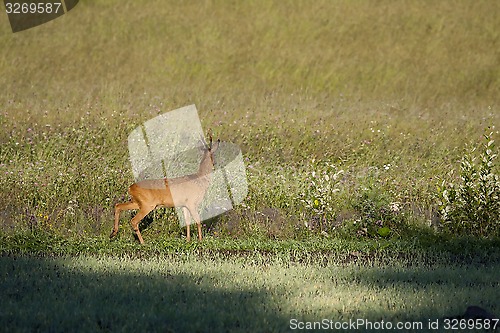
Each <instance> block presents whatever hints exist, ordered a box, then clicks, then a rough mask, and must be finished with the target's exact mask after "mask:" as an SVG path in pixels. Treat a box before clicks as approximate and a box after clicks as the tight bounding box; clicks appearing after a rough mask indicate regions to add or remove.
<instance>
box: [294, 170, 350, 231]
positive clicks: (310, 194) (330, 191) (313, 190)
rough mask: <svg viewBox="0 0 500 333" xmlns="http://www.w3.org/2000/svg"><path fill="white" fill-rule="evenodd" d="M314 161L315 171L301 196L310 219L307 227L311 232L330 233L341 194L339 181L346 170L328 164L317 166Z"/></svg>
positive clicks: (311, 173) (307, 179) (307, 180)
mask: <svg viewBox="0 0 500 333" xmlns="http://www.w3.org/2000/svg"><path fill="white" fill-rule="evenodd" d="M315 162H316V161H315V160H313V161H312V164H313V165H312V166H311V167H312V168H313V171H311V172H309V173H308V176H307V178H306V182H307V183H306V184H305V189H304V191H303V192H302V193H300V195H299V200H300V202H301V203H302V204H303V208H304V211H305V212H306V214H307V215H308V216H309V217H310V219H311V220H310V221H309V222H307V221H306V222H305V223H306V227H307V228H309V229H310V230H314V229H318V230H319V231H321V232H330V231H331V230H332V229H334V227H335V226H334V225H332V224H331V221H334V220H335V209H334V206H335V203H336V202H337V196H338V194H337V193H338V192H340V186H339V181H340V179H341V176H342V175H343V174H344V170H338V168H337V167H336V166H335V165H333V164H331V163H328V162H324V163H318V164H317V165H315Z"/></svg>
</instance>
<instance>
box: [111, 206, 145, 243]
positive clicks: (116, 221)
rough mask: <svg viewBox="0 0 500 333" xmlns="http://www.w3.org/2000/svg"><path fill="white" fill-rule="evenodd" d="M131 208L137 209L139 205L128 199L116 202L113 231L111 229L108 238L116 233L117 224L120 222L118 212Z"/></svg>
mask: <svg viewBox="0 0 500 333" xmlns="http://www.w3.org/2000/svg"><path fill="white" fill-rule="evenodd" d="M131 209H139V205H138V204H137V203H136V202H135V201H129V202H124V203H117V204H116V205H115V224H114V226H113V231H111V235H109V238H113V237H115V236H116V234H117V233H118V225H119V223H120V212H121V211H122V210H131Z"/></svg>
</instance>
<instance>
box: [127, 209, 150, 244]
mask: <svg viewBox="0 0 500 333" xmlns="http://www.w3.org/2000/svg"><path fill="white" fill-rule="evenodd" d="M154 208H155V207H154V206H145V207H144V206H143V207H141V209H140V210H139V211H138V212H137V214H136V215H135V216H134V218H133V219H132V221H130V224H132V229H134V231H135V234H136V235H137V238H139V242H140V243H141V244H144V239H142V235H141V231H140V230H139V222H141V220H142V219H143V218H144V217H145V216H146V215H148V213H149V212H150V211H152V210H153V209H154Z"/></svg>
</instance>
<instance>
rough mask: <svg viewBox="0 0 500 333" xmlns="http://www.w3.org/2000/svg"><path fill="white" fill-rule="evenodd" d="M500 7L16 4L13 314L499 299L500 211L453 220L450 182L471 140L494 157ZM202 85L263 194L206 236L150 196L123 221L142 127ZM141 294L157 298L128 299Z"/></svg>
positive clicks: (369, 310)
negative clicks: (25, 19)
mask: <svg viewBox="0 0 500 333" xmlns="http://www.w3.org/2000/svg"><path fill="white" fill-rule="evenodd" d="M499 11H500V2H498V1H495V0H481V1H473V2H472V1H465V0H461V1H457V2H453V3H451V2H450V3H448V2H433V3H430V2H426V3H420V2H410V1H401V2H397V3H395V2H393V1H378V2H370V1H335V2H332V1H327V0H324V1H323V0H319V1H314V2H306V1H290V2H279V1H264V0H256V1H247V2H241V3H240V2H231V1H225V0H221V1H183V2H179V1H159V0H153V1H147V2H146V1H117V0H113V1H111V0H110V1H108V0H106V1H103V0H101V1H97V0H96V1H80V3H79V4H78V5H77V6H76V7H75V8H74V9H73V10H72V11H70V12H69V13H68V14H66V15H64V16H63V17H60V18H58V19H56V20H54V21H51V22H49V23H46V24H44V25H41V26H39V27H36V28H33V29H29V30H26V31H23V32H19V33H15V34H13V33H12V32H11V30H10V27H9V23H8V20H7V18H6V16H5V15H0V17H1V18H0V45H2V47H1V48H0V73H1V75H0V88H1V91H2V94H0V125H1V126H2V129H3V131H1V132H0V185H1V186H0V240H1V242H0V252H1V256H0V261H1V265H0V270H1V272H2V276H1V278H2V280H1V286H2V290H9V291H8V292H7V291H6V292H5V294H2V298H4V297H7V299H8V300H9V303H8V306H7V307H6V308H5V310H2V311H3V312H0V316H1V317H0V318H1V324H5V325H6V327H10V328H11V329H13V330H16V329H19V330H21V331H23V330H25V331H32V330H41V331H61V330H67V329H70V328H71V327H75V326H73V325H74V323H77V322H80V321H81V322H85V323H86V324H85V326H84V327H85V329H86V330H102V331H110V330H124V331H135V330H137V328H138V327H139V326H138V325H146V327H149V328H151V329H155V327H156V328H157V330H159V331H167V330H171V331H176V332H177V331H185V330H190V331H193V330H194V331H196V330H198V331H221V330H222V331H224V330H230V331H238V330H240V331H256V330H257V331H259V330H260V331H262V330H266V328H267V327H269V330H270V331H283V330H287V329H288V328H287V327H288V320H289V319H290V318H291V316H297V318H302V319H304V320H319V319H321V317H322V316H325V317H326V318H331V317H332V316H333V317H334V318H332V319H339V320H340V319H341V318H342V319H348V318H355V317H356V318H357V317H363V316H364V317H366V318H369V319H373V320H376V319H377V318H378V319H385V320H391V321H397V320H407V319H408V320H423V319H425V318H429V319H431V318H443V317H446V316H455V315H459V314H461V313H463V311H464V310H465V308H466V307H467V306H468V305H480V306H483V307H485V308H487V309H488V310H489V311H491V312H492V313H495V314H496V315H497V316H498V315H499V314H500V303H499V302H498V301H497V299H499V298H500V294H499V293H498V291H497V290H498V281H499V280H498V274H497V273H495V271H496V270H498V263H499V262H500V259H499V258H500V244H499V237H500V226H499V223H500V221H499V219H498V218H497V219H496V220H495V218H494V217H493V218H490V220H489V222H488V223H489V224H488V229H483V225H480V224H479V222H478V221H465V222H463V221H459V222H460V223H463V224H467V223H468V225H469V226H470V228H469V229H467V230H469V231H468V233H465V234H464V233H462V234H454V233H453V232H448V231H446V230H445V229H446V228H445V227H446V225H444V224H443V223H442V221H441V217H442V216H441V215H440V211H439V209H440V203H439V201H440V199H439V198H440V195H442V193H443V188H442V184H443V181H444V183H445V184H447V183H450V182H453V183H455V184H457V183H458V182H460V181H461V179H460V177H459V172H460V161H461V160H462V159H463V158H464V156H469V155H467V154H470V156H475V157H476V161H477V162H478V163H480V161H481V159H480V158H479V155H478V154H479V151H480V150H481V149H483V148H484V149H486V148H485V147H484V145H486V144H487V141H488V140H486V141H485V139H484V135H485V134H486V135H488V134H489V133H491V136H490V139H491V140H496V142H498V141H499V140H498V139H499V135H498V133H499V132H498V128H499V126H500V110H499V101H500V51H499V50H500V21H499V20H498V14H497V13H498V12H499ZM190 104H196V106H197V108H198V110H199V115H200V119H201V122H202V125H203V127H204V129H208V128H209V127H211V128H213V130H214V132H215V134H216V136H218V137H220V138H221V139H222V140H223V141H228V142H232V143H234V144H236V145H238V146H239V147H240V148H241V149H242V152H243V155H244V159H245V164H246V167H247V177H248V183H249V194H248V197H247V198H246V199H245V200H244V202H243V204H242V205H240V206H239V207H237V208H236V209H234V210H233V211H231V212H229V213H228V214H226V215H224V216H221V217H219V218H217V219H214V220H210V221H205V225H204V236H205V238H206V239H205V240H204V241H203V242H201V243H196V242H192V243H190V244H186V243H185V230H183V229H181V228H180V226H179V224H178V222H177V219H176V216H175V215H174V214H173V213H172V212H170V211H168V210H158V211H156V212H155V213H152V214H150V216H148V218H146V220H145V222H144V223H143V224H142V226H141V228H142V229H143V231H142V233H143V237H144V239H145V241H146V245H145V246H143V247H140V246H138V245H137V243H136V239H135V238H134V237H133V235H132V230H131V228H130V224H129V223H128V221H129V220H130V218H131V216H132V215H131V214H130V213H127V214H123V217H122V219H121V222H122V226H121V229H120V232H119V235H118V239H117V240H114V241H113V242H109V240H108V235H109V232H110V231H111V227H112V220H113V206H114V204H115V203H117V202H120V201H124V200H125V199H126V197H127V188H128V186H129V185H130V184H131V183H132V182H133V176H132V172H131V167H130V163H129V160H128V151H127V136H128V134H129V133H130V131H131V130H133V129H134V128H136V127H137V126H138V125H139V124H141V123H143V122H144V121H146V120H148V119H151V118H153V117H155V116H156V115H158V114H161V113H164V112H168V111H170V110H173V109H176V108H179V107H182V106H185V105H190ZM472 147H479V148H478V150H476V151H475V152H474V153H470V150H471V149H472ZM489 147H494V146H489ZM488 149H489V148H488ZM495 149H496V148H495ZM494 152H498V149H496V150H495V151H494ZM494 152H493V153H494ZM493 153H492V154H493ZM462 161H463V160H462ZM497 161H498V160H494V163H492V165H491V170H492V171H491V173H490V174H492V175H493V174H496V175H498V168H499V165H498V162H497ZM499 189H500V187H497V189H496V191H498V190H499ZM494 191H495V190H493V192H494ZM492 197H494V196H492ZM496 198H497V199H496V202H493V203H491V202H490V204H491V207H497V208H491V211H492V212H493V213H494V212H495V209H499V208H498V207H500V206H499V205H498V197H496ZM495 205H496V206H495ZM497 211H498V210H497ZM490 216H494V215H490ZM497 216H498V215H497ZM476 222H477V225H476ZM479 229H480V233H481V237H473V235H471V234H474V232H475V231H477V230H479ZM454 230H455V229H454ZM485 230H487V231H485ZM478 233H479V231H478ZM200 253H201V254H200ZM212 257H214V258H213V259H212ZM247 257H248V258H254V259H248V258H247ZM246 258H247V259H246ZM324 258H327V259H324ZM252 260H256V263H254V264H251V265H250V264H248V265H247V264H246V263H248V261H250V262H251V261H252ZM325 260H326V261H325ZM245 262H246V263H245ZM30 267H33V270H30ZM166 272H171V273H168V274H167V273H166ZM255 272H259V274H255ZM165 274H167V275H168V276H167V278H165ZM285 274H286V276H285ZM256 275H257V276H256ZM333 276H339V277H338V278H335V279H333V278H332V277H333ZM38 277H40V278H38ZM225 277H227V279H224V278H225ZM94 279H96V281H94ZM97 279H98V280H97ZM115 280H116V281H117V284H116V287H115V288H116V291H115V290H113V287H112V284H113V283H112V281H115ZM134 280H135V282H134ZM184 280H186V281H187V283H186V286H185V287H184V284H183V282H184ZM71 281H80V282H75V283H76V284H75V285H73V284H72V282H71ZM137 281H141V282H137ZM147 281H149V282H151V287H148V283H149V282H147ZM70 282H71V283H70ZM78 283H79V285H80V286H82V287H83V289H82V290H80V289H78V288H79V287H78V285H77V284H78ZM136 283H138V285H137V284H136ZM16 286H17V287H16ZM49 286H50V287H49ZM133 286H138V289H137V290H134V289H133ZM14 287H15V288H14ZM43 287H48V288H49V289H48V290H45V291H43V293H41V294H38V289H37V288H39V289H43ZM59 287H60V289H61V292H62V293H63V294H64V292H66V294H67V293H69V294H70V295H71V297H69V298H63V297H61V296H60V295H59V294H58V293H57V292H55V293H54V292H50V290H57V289H58V288H59ZM316 287H317V289H314V288H316ZM13 288H14V289H13ZM16 288H17V289H16ZM50 288H54V289H50ZM183 288H186V289H183ZM92 290H97V292H95V293H94V292H93V291H92ZM165 290H169V291H168V292H167V293H166V294H165V298H163V299H159V298H158V297H157V295H159V294H161V293H162V292H160V291H165ZM326 290H329V292H326ZM330 290H335V292H334V293H333V294H332V293H330ZM115 292H116V295H117V296H116V297H117V298H116V299H113V296H114V295H115ZM2 293H4V292H2ZM45 293H46V294H45ZM183 293H185V295H186V296H182V295H183ZM315 293H316V294H315ZM201 294H203V296H201ZM25 295H30V296H25ZM315 295H316V296H317V297H316V296H315ZM168 297H170V298H171V299H172V301H168ZM200 297H201V298H200ZM245 297H247V298H249V299H245ZM301 297H303V300H304V301H303V302H302V301H300V300H301ZM211 298H213V299H215V300H216V301H217V302H219V303H218V306H216V307H215V308H210V307H209V306H208V304H207V303H206V302H207V300H208V299H211ZM242 298H243V300H242ZM81 301H82V302H83V303H85V304H80V302H81ZM130 302H137V303H138V306H139V307H140V308H144V310H143V311H142V312H141V310H137V311H138V312H137V313H136V314H137V315H138V316H142V315H143V314H144V317H141V318H143V319H137V320H133V321H127V319H128V318H130V315H129V313H130V311H134V309H132V308H130V309H128V308H127V309H126V310H125V306H126V305H128V304H129V303H130ZM356 302H357V303H356ZM165 303H168V304H172V305H174V306H172V307H167V306H163V305H161V304H165ZM99 304H109V305H110V306H114V307H116V308H115V310H109V311H106V310H103V309H101V308H100V307H98V305H99ZM234 304H239V305H240V306H238V307H235V306H234ZM156 305H158V306H160V310H156V309H157V307H155V306H156ZM191 306H192V307H194V308H197V309H193V312H190V311H191V309H192V308H191ZM280 306H282V308H280ZM77 307H81V312H80V313H81V315H77V316H79V317H77V318H79V319H75V320H74V321H72V320H73V319H72V317H70V316H69V315H68V313H67V309H69V308H71V309H72V308H77ZM226 307H231V310H232V311H230V312H228V313H227V314H224V313H223V312H222V311H219V310H220V309H221V308H226ZM262 307H264V308H265V307H268V311H267V310H266V311H264V310H263V308H262ZM19 308H23V311H20V310H18V309H19ZM58 309H61V310H63V311H62V312H60V313H58V312H57V310H58ZM244 309H249V310H250V311H249V312H245V311H244ZM101 310H102V311H101ZM48 311H50V312H51V313H54V317H51V316H48V317H46V318H49V319H52V318H53V319H54V320H55V321H54V322H53V321H52V320H44V319H41V318H42V317H44V316H45V315H46V314H47V312H48ZM56 313H57V314H56ZM72 313H73V312H72ZM202 314H204V315H202ZM26 315H30V318H31V319H30V320H24V319H25V318H26ZM101 315H102V316H101ZM197 317H201V318H200V321H199V322H196V321H195V320H194V319H195V318H197ZM236 317H241V318H253V317H255V318H257V319H258V320H256V321H255V322H251V323H249V324H248V325H244V324H242V322H241V321H240V325H241V326H239V327H238V326H236V325H237V324H236V323H237V320H236V319H235V318H236ZM138 318H139V317H138ZM165 318H170V319H169V320H170V321H169V320H166V319H165ZM214 318H220V320H221V321H220V322H214V321H213V320H214ZM187 319H189V321H188V322H186V321H185V320H187ZM241 320H243V319H241ZM425 320H427V319H425ZM49 321H50V323H49ZM245 322H248V320H245ZM266 322H268V323H271V324H270V326H267V325H266V324H265V323H266ZM51 323H53V324H51ZM50 325H55V326H50ZM96 325H97V326H96ZM197 325H199V326H197ZM82 327H83V326H82Z"/></svg>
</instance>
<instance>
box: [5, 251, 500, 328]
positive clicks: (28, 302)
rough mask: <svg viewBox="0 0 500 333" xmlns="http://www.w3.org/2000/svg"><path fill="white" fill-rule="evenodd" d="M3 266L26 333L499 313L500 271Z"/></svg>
mask: <svg viewBox="0 0 500 333" xmlns="http://www.w3.org/2000/svg"><path fill="white" fill-rule="evenodd" d="M0 263H1V264H0V286H1V287H2V290H3V291H4V292H3V296H2V309H1V311H0V320H1V322H2V327H3V328H4V329H6V330H16V331H20V332H21V331H34V330H35V331H68V330H74V329H75V327H76V326H75V324H76V325H77V326H78V329H79V330H80V331H89V332H90V331H92V332H95V331H148V332H151V331H156V332H188V331H189V332H194V331H203V332H221V331H231V332H256V331H259V332H262V331H266V332H284V331H289V330H290V320H291V319H293V318H295V319H297V320H299V321H321V320H322V319H329V320H333V321H338V322H342V321H349V320H356V319H358V318H363V319H365V320H368V321H372V322H375V321H378V322H380V321H381V320H384V321H385V322H392V323H393V324H394V325H396V323H397V322H422V323H423V325H425V326H423V327H427V326H426V325H428V322H429V320H433V321H434V320H436V319H439V320H440V321H441V326H440V327H441V330H439V331H444V330H443V329H442V328H443V326H442V325H444V318H445V317H451V316H456V315H460V314H462V313H463V312H464V311H465V308H466V307H467V306H468V305H470V304H478V305H481V306H483V307H486V308H489V309H491V310H492V311H498V297H499V293H498V290H499V284H498V281H497V279H496V276H497V272H498V269H499V268H500V267H499V266H498V264H495V265H492V266H487V267H485V266H461V265H446V266H442V265H431V266H430V267H426V266H413V267H410V268H408V267H403V266H401V265H400V264H397V263H395V264H393V265H386V266H383V267H377V266H375V267H366V266H365V265H348V266H337V265H327V266H326V267H320V266H318V265H307V266H304V265H297V264H296V263H293V262H288V261H281V260H279V258H278V259H276V258H274V259H273V258H271V259H269V260H262V259H260V260H259V258H258V257H257V258H256V257H255V256H251V257H248V258H240V259H233V260H230V261H228V260H220V259H205V258H201V259H196V258H188V257H179V256H167V257H164V256H160V257H156V258H149V259H130V258H127V257H121V258H116V257H115V258H109V257H107V256H106V257H86V256H79V257H70V258H68V257H56V258H54V257H46V258H40V257H24V256H21V257H18V256H16V257H11V256H3V257H0ZM493 281H495V282H493ZM360 330H362V331H370V330H366V329H363V328H360ZM374 331H375V330H374Z"/></svg>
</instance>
